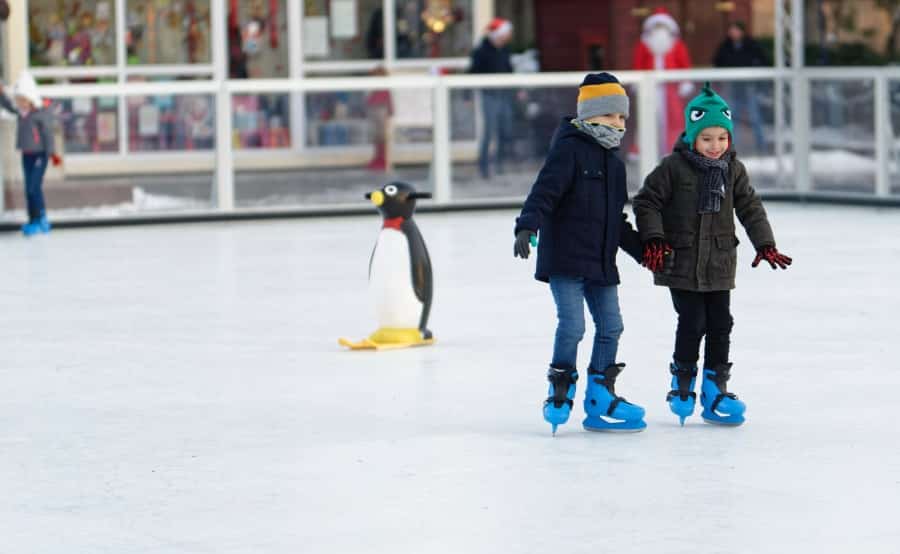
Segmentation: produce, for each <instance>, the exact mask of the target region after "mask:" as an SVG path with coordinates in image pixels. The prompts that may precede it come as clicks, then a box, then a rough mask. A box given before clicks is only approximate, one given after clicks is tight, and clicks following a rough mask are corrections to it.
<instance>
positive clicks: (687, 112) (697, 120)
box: [682, 81, 734, 149]
mask: <svg viewBox="0 0 900 554" xmlns="http://www.w3.org/2000/svg"><path fill="white" fill-rule="evenodd" d="M684 121H685V129H684V138H683V139H682V140H684V142H686V143H687V144H688V145H689V146H690V147H691V148H692V149H693V148H694V142H696V140H697V135H699V134H700V131H702V130H703V129H707V128H709V127H724V128H725V129H728V134H730V135H734V124H733V123H732V122H731V108H729V107H728V103H727V102H725V100H723V99H722V97H721V96H719V95H718V94H716V91H714V90H713V89H712V87H711V86H709V81H707V82H706V85H704V87H703V90H702V91H700V94H698V95H697V97H696V98H694V99H693V100H691V101H690V102H689V103H688V105H687V108H685V109H684Z"/></svg>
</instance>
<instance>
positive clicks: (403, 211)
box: [338, 183, 434, 350]
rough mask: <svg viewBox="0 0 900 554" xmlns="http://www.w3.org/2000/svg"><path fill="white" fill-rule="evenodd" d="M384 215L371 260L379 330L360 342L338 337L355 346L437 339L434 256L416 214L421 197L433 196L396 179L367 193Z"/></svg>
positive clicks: (381, 346)
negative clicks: (432, 324) (431, 323)
mask: <svg viewBox="0 0 900 554" xmlns="http://www.w3.org/2000/svg"><path fill="white" fill-rule="evenodd" d="M366 198H368V199H370V200H371V201H372V203H373V204H374V205H375V206H377V207H378V210H379V212H381V214H382V217H383V224H382V228H381V232H380V233H379V235H378V240H377V242H376V243H375V248H374V249H373V251H372V257H371V258H370V260H369V291H370V295H371V297H372V301H373V303H374V307H375V315H376V318H377V320H378V325H379V326H378V329H377V330H376V331H375V332H374V333H372V334H371V335H369V336H368V337H366V338H365V339H362V340H360V341H351V340H349V339H345V338H341V339H338V343H339V344H340V345H342V346H345V347H347V348H349V349H351V350H393V349H397V348H407V347H411V346H425V345H429V344H433V343H434V337H433V336H432V334H431V331H429V330H428V328H427V323H428V316H429V312H430V311H431V298H432V291H433V285H432V274H431V260H430V258H429V256H428V250H427V248H426V247H425V241H424V239H423V238H422V234H421V233H420V232H419V228H418V226H417V225H416V223H415V221H414V220H413V218H412V215H413V212H414V211H415V204H416V199H419V198H431V194H430V193H419V192H416V191H415V190H414V189H413V188H412V187H411V186H410V185H407V184H406V183H390V184H388V185H385V186H384V187H382V189H381V190H377V191H375V192H372V193H369V194H366Z"/></svg>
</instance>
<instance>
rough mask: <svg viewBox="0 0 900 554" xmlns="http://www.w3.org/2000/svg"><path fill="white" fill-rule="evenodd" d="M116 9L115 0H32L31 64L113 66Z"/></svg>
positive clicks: (114, 60)
mask: <svg viewBox="0 0 900 554" xmlns="http://www.w3.org/2000/svg"><path fill="white" fill-rule="evenodd" d="M115 9H116V7H115V2H114V1H113V0H30V1H29V2H28V35H29V42H28V43H29V59H30V61H31V65H32V66H84V65H94V66H97V65H114V64H115V63H116V36H115V34H116V31H115Z"/></svg>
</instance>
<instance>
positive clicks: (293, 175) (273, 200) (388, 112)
mask: <svg viewBox="0 0 900 554" xmlns="http://www.w3.org/2000/svg"><path fill="white" fill-rule="evenodd" d="M291 96H293V97H295V98H299V99H302V102H296V103H295V105H301V106H302V107H303V114H302V115H303V118H302V124H298V126H300V127H301V129H300V130H298V133H301V134H300V135H299V136H301V137H302V142H301V143H300V144H297V145H293V144H289V146H291V148H289V149H283V150H282V151H280V152H278V151H274V150H273V151H271V152H268V153H267V155H266V156H265V157H262V156H249V154H248V155H247V156H244V157H238V158H236V165H237V167H238V169H237V171H236V177H235V198H236V203H237V205H238V206H243V207H247V206H310V205H333V204H345V205H346V204H363V203H365V202H366V199H365V194H366V193H368V192H372V191H373V190H375V188H379V187H381V186H383V185H385V184H386V183H388V182H391V181H402V182H406V183H409V184H411V185H413V186H414V187H415V188H416V190H418V191H423V192H425V191H431V190H432V186H431V179H430V175H431V173H432V168H431V160H432V159H433V126H434V121H433V115H432V96H433V95H432V92H431V90H430V89H414V90H407V89H394V90H386V89H382V90H371V91H333V92H314V93H304V94H300V93H292V94H290V95H286V96H285V97H284V98H288V97H291ZM238 97H239V96H238V95H236V97H235V99H236V108H235V118H236V121H237V118H238V114H239V112H240V108H239V107H238V104H237V99H238ZM284 104H285V106H286V104H287V102H285V103H284ZM285 109H287V107H286V108H285ZM247 111H248V112H251V111H252V110H247ZM287 115H288V114H287V113H286V112H285V115H284V119H285V121H287V120H289V118H288V117H287ZM266 125H267V123H266V121H265V118H261V117H248V118H247V120H246V121H245V122H244V123H242V124H241V125H238V124H237V123H236V124H235V141H236V142H237V141H239V140H240V137H243V136H259V135H261V134H264V133H265V132H266Z"/></svg>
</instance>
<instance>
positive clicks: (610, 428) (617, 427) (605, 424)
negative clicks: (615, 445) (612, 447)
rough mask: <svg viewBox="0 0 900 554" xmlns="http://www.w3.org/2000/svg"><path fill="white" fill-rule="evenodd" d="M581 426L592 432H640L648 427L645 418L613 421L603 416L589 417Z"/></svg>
mask: <svg viewBox="0 0 900 554" xmlns="http://www.w3.org/2000/svg"><path fill="white" fill-rule="evenodd" d="M581 426H582V427H584V430H585V431H590V432H592V433H640V432H641V431H643V430H644V429H646V428H647V424H646V423H645V422H644V421H643V420H640V421H615V422H611V421H606V420H605V419H602V418H587V419H585V420H584V421H583V422H582V424H581Z"/></svg>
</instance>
